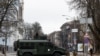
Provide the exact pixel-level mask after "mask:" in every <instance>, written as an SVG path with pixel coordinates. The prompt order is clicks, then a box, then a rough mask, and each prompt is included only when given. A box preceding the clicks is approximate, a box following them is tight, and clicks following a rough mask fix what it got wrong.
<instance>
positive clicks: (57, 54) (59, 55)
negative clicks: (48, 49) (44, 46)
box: [53, 53, 62, 56]
mask: <svg viewBox="0 0 100 56" xmlns="http://www.w3.org/2000/svg"><path fill="white" fill-rule="evenodd" d="M53 56H62V55H61V54H60V53H54V54H53Z"/></svg>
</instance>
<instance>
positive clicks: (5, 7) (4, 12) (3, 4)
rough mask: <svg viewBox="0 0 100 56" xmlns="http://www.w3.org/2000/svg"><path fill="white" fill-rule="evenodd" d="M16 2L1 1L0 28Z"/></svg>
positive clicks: (11, 0) (9, 0)
mask: <svg viewBox="0 0 100 56" xmlns="http://www.w3.org/2000/svg"><path fill="white" fill-rule="evenodd" d="M13 1H14V0H0V28H1V26H2V22H3V21H4V18H5V17H6V15H7V13H8V11H9V8H10V6H11V5H12V4H13Z"/></svg>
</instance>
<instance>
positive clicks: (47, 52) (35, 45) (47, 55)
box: [14, 40, 68, 56]
mask: <svg viewBox="0 0 100 56" xmlns="http://www.w3.org/2000/svg"><path fill="white" fill-rule="evenodd" d="M14 50H17V56H40V55H41V56H61V55H66V56H68V52H67V51H66V50H65V49H63V48H59V47H57V46H55V45H54V44H52V43H51V42H49V41H48V40H18V41H16V42H15V43H14Z"/></svg>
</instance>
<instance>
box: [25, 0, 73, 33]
mask: <svg viewBox="0 0 100 56" xmlns="http://www.w3.org/2000/svg"><path fill="white" fill-rule="evenodd" d="M62 15H68V16H71V17H74V16H75V11H70V9H69V5H68V4H67V3H66V2H65V0H24V21H25V22H28V23H34V22H39V23H40V25H41V26H42V29H43V32H44V33H45V34H49V33H51V32H53V31H58V30H60V27H61V25H62V24H64V23H65V22H66V21H67V20H66V18H67V16H66V17H64V16H62Z"/></svg>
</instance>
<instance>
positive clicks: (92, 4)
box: [71, 0, 100, 52]
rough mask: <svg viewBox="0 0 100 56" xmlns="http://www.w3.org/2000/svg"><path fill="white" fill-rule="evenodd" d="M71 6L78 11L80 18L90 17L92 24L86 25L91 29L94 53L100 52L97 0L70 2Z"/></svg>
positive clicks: (98, 5) (99, 4)
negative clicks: (79, 11)
mask: <svg viewBox="0 0 100 56" xmlns="http://www.w3.org/2000/svg"><path fill="white" fill-rule="evenodd" d="M71 4H72V5H73V6H74V7H73V8H76V9H80V10H81V11H82V12H81V16H82V17H92V20H93V24H92V25H90V24H88V26H89V28H90V29H91V31H92V33H93V35H94V40H95V43H96V44H95V47H96V51H97V52H98V51H99V52H100V45H99V43H100V42H99V41H100V19H99V18H100V1H99V0H72V2H71Z"/></svg>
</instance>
